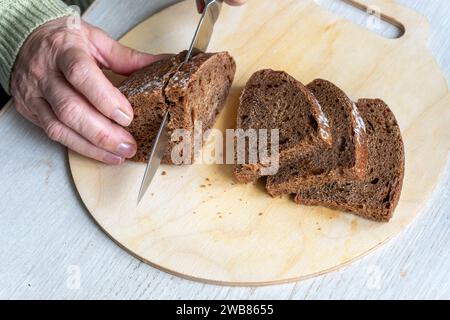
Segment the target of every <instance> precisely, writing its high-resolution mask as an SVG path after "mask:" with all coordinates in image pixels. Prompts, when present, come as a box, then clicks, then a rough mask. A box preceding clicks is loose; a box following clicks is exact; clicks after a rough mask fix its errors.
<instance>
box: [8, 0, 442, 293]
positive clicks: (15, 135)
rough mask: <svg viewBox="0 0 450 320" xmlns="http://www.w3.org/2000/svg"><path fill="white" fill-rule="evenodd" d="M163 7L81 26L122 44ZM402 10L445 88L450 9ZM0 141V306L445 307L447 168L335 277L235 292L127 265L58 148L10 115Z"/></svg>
mask: <svg viewBox="0 0 450 320" xmlns="http://www.w3.org/2000/svg"><path fill="white" fill-rule="evenodd" d="M253 1H255V0H253ZM166 2H167V1H166V0H152V1H148V0H133V1H123V0H98V1H97V5H96V6H95V8H94V9H93V10H92V11H90V12H89V14H88V15H87V16H86V17H85V18H86V19H87V20H88V21H89V22H91V23H93V24H96V25H98V26H100V27H102V28H104V29H105V30H107V31H108V32H109V33H110V34H113V35H120V34H123V33H124V32H125V31H126V30H127V28H129V26H130V25H134V24H136V23H138V22H140V21H142V20H143V19H145V17H146V16H148V15H150V14H152V13H154V12H155V10H157V9H158V8H160V7H161V6H164V5H165V3H166ZM398 2H399V3H401V4H402V5H404V6H408V7H410V8H413V9H415V10H417V11H419V12H421V13H422V14H424V15H426V16H427V17H428V19H429V21H430V25H431V28H430V41H429V48H430V51H431V52H432V53H433V56H434V57H435V58H436V60H437V61H438V63H439V65H440V67H441V69H442V70H444V73H445V76H446V79H447V81H450V55H449V54H448V52H449V50H450V34H449V30H450V17H449V16H448V14H447V12H449V10H450V3H449V2H448V1H446V0H435V1H421V0H399V1H398ZM338 4H339V3H338V1H335V4H334V5H333V7H334V8H335V9H336V10H337V11H338V12H339V13H340V14H348V15H349V16H350V19H352V20H355V21H357V22H362V23H364V21H365V19H363V18H360V17H358V16H355V15H353V12H352V10H350V9H349V8H348V7H345V8H343V7H342V6H340V5H338ZM124 16H126V19H123V17H124ZM111 21H114V23H111ZM383 32H384V30H383ZM0 134H1V136H2V139H0V149H1V150H2V151H3V152H2V153H0V163H1V164H2V165H1V166H0V176H1V177H2V182H1V183H0V242H1V243H2V247H1V250H0V297H1V298H4V299H11V298H19V299H36V298H50V299H64V298H69V299H73V298H75V299H89V298H100V299H161V298H165V299H183V298H184V299H215V298H221V299H379V298H381V299H399V298H403V299H418V298H421V299H436V298H445V299H449V298H450V286H449V282H448V273H449V271H450V270H449V266H450V257H449V254H448V243H450V234H449V232H448V230H449V228H450V219H449V218H448V214H449V212H450V201H449V199H450V192H449V191H450V166H449V165H447V168H446V174H445V176H444V177H443V179H442V181H441V183H440V186H439V187H438V189H437V190H436V192H435V193H434V194H433V197H432V199H430V201H429V202H428V204H427V206H426V208H425V210H424V212H423V214H421V215H420V216H419V217H418V218H417V219H416V220H415V221H414V223H413V224H412V225H411V226H410V227H409V228H408V229H407V230H406V231H405V232H403V233H401V234H400V235H399V236H398V237H397V238H396V239H395V241H390V242H388V243H387V244H385V245H383V246H382V247H381V248H380V249H378V250H376V251H374V252H373V253H372V254H370V255H368V256H367V257H364V258H363V259H361V260H359V261H357V262H356V263H353V264H351V265H349V266H347V267H346V268H343V269H341V270H339V271H338V272H333V273H329V274H326V275H323V276H320V277H315V278H313V279H309V280H305V281H301V282H298V283H292V284H285V285H277V286H269V287H262V288H234V287H223V286H214V285H204V284H201V283H196V282H191V281H188V280H184V279H180V278H178V277H173V276H171V275H168V274H166V273H165V272H161V271H158V270H157V269H155V268H152V267H149V266H147V265H145V264H144V263H142V262H140V261H139V260H137V259H134V258H132V257H131V256H130V255H129V254H128V253H126V252H125V251H124V250H122V249H121V248H119V247H118V246H116V245H115V244H114V243H113V242H112V241H111V240H110V239H109V238H108V237H106V236H105V235H104V233H103V232H101V231H100V230H99V229H98V228H97V226H96V225H95V224H94V223H92V220H91V219H90V218H89V215H88V214H87V211H86V210H85V208H84V207H83V206H82V205H81V202H80V199H79V198H78V196H77V193H76V191H75V190H74V188H73V185H72V179H71V177H70V172H69V171H68V169H67V166H66V158H65V155H64V154H65V150H64V148H62V147H60V146H58V145H56V144H54V143H52V142H50V141H48V139H47V138H46V137H45V136H44V134H43V133H42V132H41V131H40V130H38V129H36V128H35V127H34V126H33V125H31V124H29V123H27V122H26V121H24V120H23V119H22V118H21V117H20V116H19V115H18V114H17V113H16V112H15V111H14V110H13V109H12V108H11V109H9V110H8V112H0ZM77 269H78V271H79V275H80V286H79V287H76V286H75V287H74V286H72V285H70V284H71V279H73V278H72V277H73V276H75V275H77V272H76V270H77Z"/></svg>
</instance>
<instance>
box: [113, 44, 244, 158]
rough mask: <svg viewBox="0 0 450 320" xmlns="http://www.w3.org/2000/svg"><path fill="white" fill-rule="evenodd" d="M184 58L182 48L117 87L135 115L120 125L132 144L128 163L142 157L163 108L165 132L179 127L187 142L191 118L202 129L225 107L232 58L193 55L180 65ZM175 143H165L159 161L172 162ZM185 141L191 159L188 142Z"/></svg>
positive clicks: (146, 153) (215, 55) (157, 124)
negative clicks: (135, 148)
mask: <svg viewBox="0 0 450 320" xmlns="http://www.w3.org/2000/svg"><path fill="white" fill-rule="evenodd" d="M185 56H186V52H182V53H179V54H178V55H176V56H173V57H170V58H167V59H164V60H161V61H158V62H156V63H154V64H152V65H150V66H148V67H146V68H144V69H143V70H141V71H138V72H136V73H134V74H133V75H131V76H130V77H129V78H128V79H127V80H126V81H125V82H124V83H123V84H122V85H121V86H120V88H119V90H120V91H121V92H122V93H123V94H124V95H125V96H126V97H127V98H128V100H129V101H130V103H131V105H132V107H133V110H134V114H135V117H134V120H133V122H132V123H131V125H130V126H129V127H128V128H126V129H127V130H128V131H129V132H130V133H131V134H132V135H133V136H134V138H135V139H136V142H137V145H138V151H137V154H136V156H135V157H134V158H133V159H132V160H134V161H139V162H146V161H147V160H148V156H149V154H150V151H151V148H152V146H153V142H154V139H155V136H156V134H157V132H158V129H159V126H160V124H161V121H162V118H163V115H164V113H165V111H166V110H169V122H168V133H169V136H171V135H172V133H173V132H174V131H175V130H185V131H186V132H189V133H190V134H191V140H192V139H193V136H194V123H195V121H201V124H202V129H203V130H204V131H206V130H208V129H210V128H211V127H212V126H213V125H214V123H215V120H216V117H217V115H218V114H219V112H220V111H221V110H222V108H223V107H224V105H225V102H226V99H227V96H228V93H229V90H230V87H231V84H232V82H233V79H234V75H235V72H236V64H235V62H234V60H233V58H232V57H231V56H230V55H229V54H228V53H227V52H221V53H199V54H197V55H195V56H194V57H192V58H191V59H190V60H189V62H188V63H186V64H184V65H183V66H182V67H181V68H180V65H181V63H182V62H183V61H184V57H185ZM178 142H179V141H171V142H170V144H169V148H168V150H167V151H166V154H165V156H164V158H163V160H162V163H164V164H173V161H172V157H171V154H172V150H173V148H175V146H176V145H177V143H178ZM188 143H189V145H190V149H191V150H190V155H189V158H190V160H191V162H192V161H193V160H194V157H195V154H194V151H193V147H194V143H193V141H189V142H188Z"/></svg>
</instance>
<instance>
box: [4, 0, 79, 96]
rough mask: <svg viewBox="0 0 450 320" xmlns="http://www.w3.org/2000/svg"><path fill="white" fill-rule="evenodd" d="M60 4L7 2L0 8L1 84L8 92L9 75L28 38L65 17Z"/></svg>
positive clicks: (65, 9)
mask: <svg viewBox="0 0 450 320" xmlns="http://www.w3.org/2000/svg"><path fill="white" fill-rule="evenodd" d="M70 13H71V11H70V9H69V8H68V7H67V6H66V5H65V4H64V3H63V2H62V1H60V0H43V1H25V0H14V1H13V0H6V1H3V2H1V4H0V83H1V85H2V86H3V88H4V89H5V91H7V92H8V93H9V92H10V80H11V73H12V70H13V68H14V65H15V63H16V59H17V56H18V54H19V52H20V50H21V48H22V46H23V44H24V43H25V41H26V40H27V38H28V37H29V36H30V35H31V34H32V33H33V31H35V30H36V29H37V28H39V27H40V26H41V25H43V24H45V23H46V22H49V21H52V20H55V19H58V18H61V17H64V16H67V15H69V14H70Z"/></svg>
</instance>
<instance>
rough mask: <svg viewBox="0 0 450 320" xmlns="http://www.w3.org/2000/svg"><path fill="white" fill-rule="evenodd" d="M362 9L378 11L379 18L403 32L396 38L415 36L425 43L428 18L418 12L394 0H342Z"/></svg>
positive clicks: (428, 27)
mask: <svg viewBox="0 0 450 320" xmlns="http://www.w3.org/2000/svg"><path fill="white" fill-rule="evenodd" d="M344 1H345V2H346V3H348V4H350V5H352V6H355V7H357V8H359V9H362V10H367V11H369V10H370V11H375V12H378V13H379V14H380V16H381V18H382V19H383V20H385V21H387V22H389V23H391V24H393V25H395V26H396V27H398V28H400V29H401V30H402V31H403V32H404V33H403V35H402V36H401V37H400V38H398V40H402V39H403V40H405V39H410V38H415V39H416V40H419V41H423V42H425V43H426V41H427V39H428V35H429V31H430V24H429V22H428V19H427V18H426V17H425V16H423V15H421V14H419V13H418V12H416V11H414V10H412V9H409V8H406V7H404V6H401V5H399V4H397V3H395V2H394V0H344Z"/></svg>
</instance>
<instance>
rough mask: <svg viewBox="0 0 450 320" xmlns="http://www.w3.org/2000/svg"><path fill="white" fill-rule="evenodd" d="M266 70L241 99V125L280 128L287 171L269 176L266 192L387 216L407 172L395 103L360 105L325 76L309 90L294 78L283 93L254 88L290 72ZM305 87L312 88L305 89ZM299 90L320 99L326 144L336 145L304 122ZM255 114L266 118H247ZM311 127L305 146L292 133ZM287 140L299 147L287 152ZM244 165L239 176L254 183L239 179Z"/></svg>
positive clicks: (366, 102)
mask: <svg viewBox="0 0 450 320" xmlns="http://www.w3.org/2000/svg"><path fill="white" fill-rule="evenodd" d="M263 72H265V73H268V74H271V75H272V77H271V78H269V79H264V81H259V82H258V81H257V80H258V79H261V78H260V77H259V76H258V74H259V73H256V74H255V75H256V78H255V76H253V77H252V79H250V81H249V83H248V84H247V86H246V88H245V90H244V92H243V95H242V98H241V105H240V107H239V112H238V121H237V122H238V128H243V129H248V128H250V127H251V126H252V125H255V124H256V127H257V128H260V127H262V126H266V128H267V129H277V128H279V129H280V166H281V168H280V170H279V171H278V173H277V174H275V175H273V176H269V177H267V180H266V189H267V191H268V193H269V194H270V195H272V196H281V195H284V194H294V195H296V197H295V201H296V202H297V203H299V204H306V205H321V206H325V207H329V208H333V209H339V210H344V211H348V212H353V213H355V214H358V215H361V216H363V217H366V218H369V219H372V220H376V221H389V219H390V218H391V217H392V213H393V211H394V209H395V207H396V205H397V203H398V200H399V197H400V192H401V186H402V180H403V171H404V151H403V142H402V138H401V134H400V130H399V127H398V124H397V122H396V120H395V117H394V115H393V114H392V112H391V111H390V109H389V107H388V106H387V105H386V104H385V103H384V102H383V101H381V100H360V101H359V102H358V103H354V102H353V101H351V100H350V99H349V98H348V97H347V95H346V94H345V93H344V92H343V91H342V90H340V89H339V88H338V87H337V86H335V85H334V84H332V83H331V82H329V81H326V80H321V79H317V80H314V81H313V82H311V83H310V84H308V85H307V86H306V87H305V86H303V85H301V84H300V83H299V82H298V81H296V80H295V81H296V82H295V83H296V86H295V87H292V88H290V91H289V93H290V94H286V92H285V90H281V91H277V90H265V91H264V90H260V91H258V90H255V87H256V88H260V87H261V88H269V89H272V88H274V85H275V84H278V83H279V82H280V80H281V79H282V78H284V77H287V75H286V74H285V73H277V72H274V71H269V70H264V71H263ZM275 88H278V87H275ZM299 88H301V89H302V90H300V89H299ZM305 88H306V91H308V92H307V93H304V90H305ZM295 92H296V95H295V96H302V95H303V96H305V97H309V100H308V101H315V103H314V105H316V109H318V110H321V112H322V114H321V117H324V118H322V122H323V123H326V124H327V129H328V131H327V133H328V134H329V136H328V138H331V139H329V140H328V141H327V142H331V143H323V139H321V136H320V135H319V133H320V130H317V129H318V126H317V124H316V125H314V123H313V121H305V120H302V119H305V118H307V117H308V116H309V114H308V113H307V111H308V110H310V108H307V107H305V106H308V104H304V103H303V104H300V103H299V100H295V99H293V98H292V96H293V93H295ZM249 97H250V98H249ZM266 101H270V103H269V104H268V103H267V102H266ZM301 101H302V102H303V100H301ZM258 102H259V104H258ZM261 102H262V103H261ZM317 105H318V106H317ZM249 113H250V114H257V115H258V114H260V116H257V117H254V119H256V120H252V121H250V122H251V123H246V121H247V122H249V120H248V117H246V116H247V115H248V114H249ZM262 114H264V119H267V118H269V119H271V120H270V121H266V122H261V121H258V120H259V119H261V118H263V117H262ZM279 114H283V115H288V118H289V119H290V122H286V121H285V120H284V119H285V118H284V117H281V118H280V117H278V115H279ZM316 121H317V120H316ZM316 123H317V122H316ZM243 124H245V125H243ZM308 126H311V127H312V128H316V130H311V131H309V132H310V134H311V135H312V138H310V139H308V141H310V142H311V143H309V144H304V143H302V140H301V139H299V138H298V137H299V136H298V135H292V130H293V129H295V130H296V131H298V130H299V129H300V131H301V130H302V128H305V127H306V128H307V127H308ZM283 132H286V134H285V135H283ZM314 135H316V136H315V137H314ZM286 139H288V141H290V143H291V145H295V146H296V149H295V153H293V154H292V153H291V154H289V156H287V157H286V156H285V152H284V150H285V148H284V141H285V140H286ZM330 140H331V141H330ZM247 166H254V167H255V166H258V164H247ZM242 167H244V168H245V166H243V165H237V166H236V168H237V169H236V178H237V180H238V181H239V182H249V181H252V179H248V180H245V179H242V178H241V177H240V176H239V169H240V168H242ZM257 177H258V176H257V175H253V176H252V178H253V179H255V178H257Z"/></svg>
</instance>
